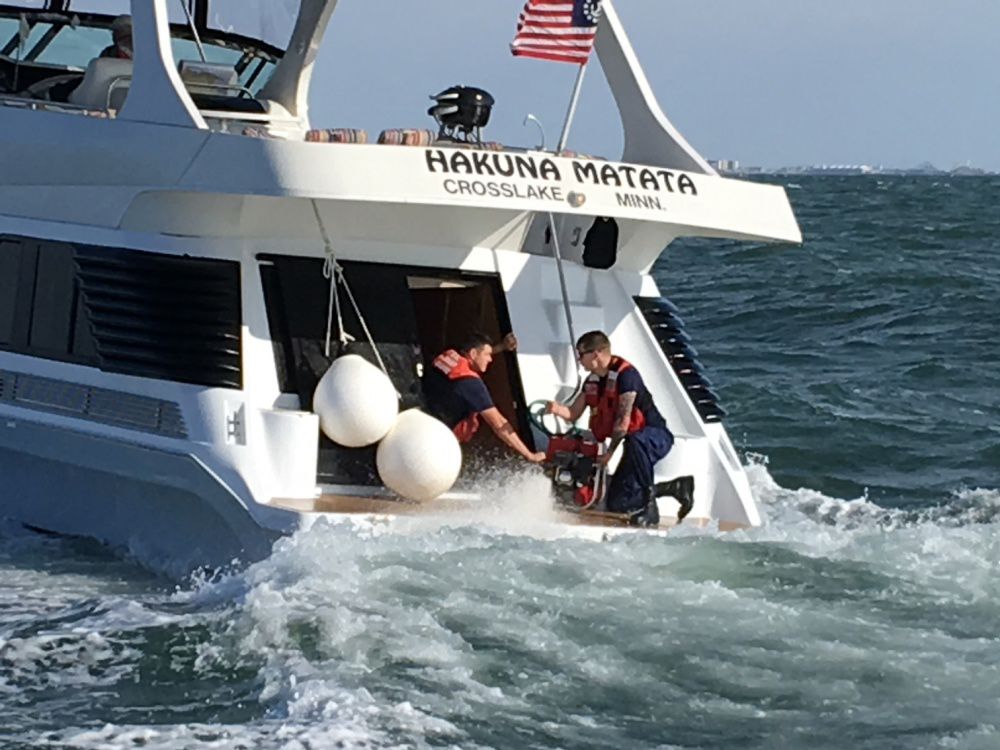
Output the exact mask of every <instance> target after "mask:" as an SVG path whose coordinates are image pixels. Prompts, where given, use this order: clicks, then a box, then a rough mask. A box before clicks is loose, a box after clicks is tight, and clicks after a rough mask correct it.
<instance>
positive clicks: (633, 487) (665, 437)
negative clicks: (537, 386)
mask: <svg viewBox="0 0 1000 750" xmlns="http://www.w3.org/2000/svg"><path fill="white" fill-rule="evenodd" d="M576 351H577V356H578V357H579V360H580V364H581V365H583V368H584V369H585V370H587V371H588V372H589V373H590V375H589V376H588V377H587V380H586V381H585V382H584V386H583V391H582V392H581V393H580V395H579V396H577V397H576V399H575V400H574V401H573V403H572V404H570V405H569V406H566V405H565V404H560V403H557V402H554V401H550V402H549V403H548V404H547V405H546V412H548V413H549V414H555V415H556V416H557V417H562V418H563V419H566V420H569V421H570V422H576V421H577V420H578V419H579V418H580V416H581V415H582V414H583V411H584V409H586V408H587V407H590V431H591V432H592V433H593V434H594V437H595V438H596V439H597V440H599V441H604V440H607V439H608V438H610V439H611V444H610V446H609V447H608V450H607V451H606V452H605V453H604V454H603V455H602V456H601V457H600V458H599V459H598V460H599V462H600V463H602V464H605V465H606V464H607V463H608V461H609V460H610V459H611V456H612V455H613V454H614V452H615V450H616V449H617V448H618V446H619V445H621V444H622V443H624V444H625V452H624V454H623V455H622V460H621V462H620V463H619V464H618V469H617V470H616V471H615V473H614V475H613V476H612V477H611V481H610V482H609V484H608V490H607V495H606V502H607V509H608V510H609V511H612V512H614V513H627V514H629V516H630V517H631V521H632V522H633V523H635V524H637V525H640V526H655V525H656V524H658V523H659V522H660V514H659V510H658V508H657V505H656V496H657V495H673V496H674V497H675V498H676V499H677V501H678V502H680V504H681V507H680V510H679V511H678V513H677V520H678V522H680V521H681V520H683V519H684V517H685V516H686V515H687V514H688V513H690V512H691V507H692V505H693V504H694V477H690V476H686V477H680V478H678V479H674V480H671V481H669V482H661V483H660V484H657V485H656V486H655V487H654V485H653V467H654V466H655V465H656V462H657V461H660V460H661V459H663V458H664V457H665V456H666V455H667V453H669V452H670V449H671V447H673V444H674V436H673V434H672V433H671V432H670V430H669V429H667V422H666V420H665V419H664V418H663V415H662V414H660V412H659V410H658V409H657V408H656V404H655V403H654V402H653V395H652V394H651V393H650V392H649V389H648V388H646V384H645V383H644V382H643V379H642V375H640V374H639V371H638V370H637V369H635V367H633V366H632V365H631V364H629V363H628V362H626V361H625V360H624V359H622V358H621V357H618V356H615V355H614V354H612V353H611V341H610V340H609V339H608V337H607V334H605V333H604V332H603V331H590V332H589V333H585V334H583V335H582V336H581V337H580V338H579V340H578V341H577V342H576Z"/></svg>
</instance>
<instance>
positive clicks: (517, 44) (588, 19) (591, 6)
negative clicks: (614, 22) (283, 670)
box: [510, 0, 601, 65]
mask: <svg viewBox="0 0 1000 750" xmlns="http://www.w3.org/2000/svg"><path fill="white" fill-rule="evenodd" d="M600 20H601V0H568V1H567V2H558V1H557V0H528V1H527V2H526V3H525V4H524V10H523V11H521V17H520V18H519V19H518V21H517V35H516V36H515V37H514V42H513V44H511V45H510V51H511V52H513V53H514V54H515V55H517V56H519V57H537V58H538V59H539V60H555V61H557V62H568V63H577V64H578V65H585V64H586V62H587V59H588V58H589V57H590V51H591V50H592V49H593V48H594V35H595V34H596V33H597V22H598V21H600Z"/></svg>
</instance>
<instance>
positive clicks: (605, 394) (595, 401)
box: [583, 357, 646, 440]
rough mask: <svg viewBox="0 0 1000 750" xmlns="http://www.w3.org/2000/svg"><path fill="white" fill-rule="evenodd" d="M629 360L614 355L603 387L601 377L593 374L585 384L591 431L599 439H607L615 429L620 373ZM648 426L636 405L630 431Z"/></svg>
mask: <svg viewBox="0 0 1000 750" xmlns="http://www.w3.org/2000/svg"><path fill="white" fill-rule="evenodd" d="M631 366H632V365H630V364H629V363H628V362H626V361H625V360H624V359H622V358H621V357H612V358H611V366H610V368H609V369H608V374H607V377H606V378H605V380H604V387H603V388H601V378H599V377H598V376H597V375H591V376H590V377H589V378H587V380H586V381H585V382H584V384H583V395H584V398H585V399H586V403H587V406H589V407H590V431H591V432H592V433H594V437H595V438H597V439H598V440H607V439H608V438H609V437H611V433H612V432H614V429H615V415H616V414H617V413H618V400H619V398H620V396H621V394H620V393H619V392H618V375H619V374H620V373H622V372H624V371H625V370H627V369H628V368H630V367H631ZM645 426H646V416H645V415H644V414H643V413H642V412H641V411H640V410H639V409H637V408H636V407H635V406H633V407H632V414H631V416H630V417H629V421H628V433H629V434H632V433H633V432H638V431H639V430H641V429H642V428H643V427H645Z"/></svg>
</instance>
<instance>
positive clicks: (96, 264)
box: [76, 247, 243, 388]
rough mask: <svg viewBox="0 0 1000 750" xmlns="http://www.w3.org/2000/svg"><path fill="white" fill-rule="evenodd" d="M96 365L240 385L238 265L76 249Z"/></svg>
mask: <svg viewBox="0 0 1000 750" xmlns="http://www.w3.org/2000/svg"><path fill="white" fill-rule="evenodd" d="M76 264H77V268H78V271H79V279H80V288H81V290H82V292H83V299H84V305H85V308H86V313H87V318H88V321H89V323H90V327H91V331H92V332H93V336H94V342H95V346H96V348H97V353H98V356H99V358H100V364H101V369H103V370H107V371H111V372H118V373H123V374H126V375H137V376H140V377H148V378H157V379H160V380H172V381H177V382H181V383H194V384H197V385H207V386H218V387H226V388H241V387H242V385H243V377H242V372H241V348H240V328H241V315H240V280H239V264H238V263H234V262H231V261H220V260H207V259H204V258H189V257H185V256H175V255H163V254H159V253H146V252H138V251H130V250H118V249H112V248H102V247H77V250H76Z"/></svg>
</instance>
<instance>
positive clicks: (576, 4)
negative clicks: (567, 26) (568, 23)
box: [573, 0, 601, 26]
mask: <svg viewBox="0 0 1000 750" xmlns="http://www.w3.org/2000/svg"><path fill="white" fill-rule="evenodd" d="M600 20H601V0H573V25H574V26H596V25H597V22H598V21H600Z"/></svg>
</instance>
